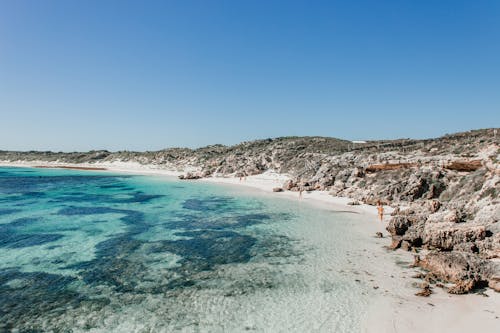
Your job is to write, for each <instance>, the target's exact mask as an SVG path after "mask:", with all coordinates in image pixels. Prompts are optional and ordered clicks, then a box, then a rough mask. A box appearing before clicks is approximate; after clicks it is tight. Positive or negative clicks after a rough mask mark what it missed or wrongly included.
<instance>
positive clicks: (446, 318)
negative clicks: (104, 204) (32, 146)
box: [0, 161, 500, 332]
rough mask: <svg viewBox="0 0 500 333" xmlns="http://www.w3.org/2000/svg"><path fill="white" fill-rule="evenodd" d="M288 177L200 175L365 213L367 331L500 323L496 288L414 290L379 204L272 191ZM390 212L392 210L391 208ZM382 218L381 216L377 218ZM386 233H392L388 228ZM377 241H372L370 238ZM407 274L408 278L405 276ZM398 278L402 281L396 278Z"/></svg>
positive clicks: (146, 171) (134, 168)
mask: <svg viewBox="0 0 500 333" xmlns="http://www.w3.org/2000/svg"><path fill="white" fill-rule="evenodd" d="M0 166H7V167H8V166H10V167H37V166H43V167H44V168H64V169H77V170H90V171H93V170H95V171H100V172H101V171H109V172H124V173H132V174H142V175H158V176H169V177H172V176H178V175H179V174H181V172H179V171H172V170H165V169H159V168H154V166H144V165H140V164H138V163H137V164H136V163H113V164H111V163H106V164H104V163H96V164H56V163H47V162H42V161H36V162H34V163H5V162H0ZM286 179H287V176H286V175H280V174H275V173H272V172H268V173H265V174H262V175H257V176H250V177H247V178H246V179H243V180H240V179H239V178H236V177H217V178H203V179H200V180H197V181H201V182H210V183H217V184H224V185H230V186H237V187H247V188H251V189H253V190H257V192H260V193H262V194H264V193H266V195H273V196H279V197H283V198H287V199H290V200H296V201H298V202H304V203H307V204H312V205H315V206H317V207H318V208H320V209H327V210H335V211H339V210H347V211H350V212H357V213H360V214H363V215H365V216H366V217H368V218H360V219H359V220H360V225H359V228H358V229H359V232H360V233H362V234H363V235H364V237H365V238H366V240H367V241H368V242H369V243H370V244H371V245H375V246H371V247H372V249H371V251H373V253H371V254H372V255H374V257H377V258H379V260H376V262H373V263H372V267H370V268H369V269H370V274H372V275H373V277H372V278H373V280H375V282H376V283H377V287H378V290H380V293H379V296H377V297H376V299H374V300H373V302H372V303H371V305H370V310H369V314H368V316H367V318H366V321H365V322H364V323H363V329H362V331H363V332H417V331H422V330H423V331H426V332H443V331H453V332H468V331H470V330H472V329H480V330H481V331H485V332H489V331H494V330H495V329H496V328H498V325H499V324H500V319H498V318H499V317H500V312H499V309H500V295H498V294H497V293H495V292H494V291H492V290H487V291H486V292H485V294H486V295H487V296H489V297H482V296H479V295H449V294H447V293H445V292H443V291H442V290H438V289H435V290H434V291H435V293H434V294H433V295H432V296H431V297H430V298H422V297H418V296H414V293H415V292H416V289H414V288H413V289H412V288H411V287H410V286H408V284H409V283H410V279H411V275H412V274H413V273H414V272H415V271H414V270H413V269H409V268H401V267H398V266H397V265H396V260H401V259H404V260H403V261H407V262H408V261H411V260H412V256H411V254H410V253H408V252H403V251H397V252H387V251H386V250H384V248H383V246H382V245H383V244H384V243H385V245H388V244H386V243H387V242H388V241H387V240H386V239H377V238H374V234H375V232H385V224H381V223H369V222H367V221H368V220H369V218H370V219H371V218H373V220H374V221H375V218H376V209H375V208H374V207H373V206H368V205H359V206H348V205H347V203H348V202H349V201H351V200H350V199H348V198H341V197H333V196H331V195H329V194H328V193H327V192H320V191H314V192H311V193H306V192H305V193H303V196H302V198H301V199H299V194H298V193H297V192H289V191H287V192H279V193H272V188H273V187H277V186H281V185H282V184H283V182H284V181H285V180H286ZM386 212H389V211H388V210H386ZM377 222H378V221H377ZM385 234H387V233H386V232H385ZM370 241H371V242H370ZM405 279H408V280H406V281H405ZM395 282H396V283H395Z"/></svg>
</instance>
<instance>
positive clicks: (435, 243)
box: [422, 223, 486, 251]
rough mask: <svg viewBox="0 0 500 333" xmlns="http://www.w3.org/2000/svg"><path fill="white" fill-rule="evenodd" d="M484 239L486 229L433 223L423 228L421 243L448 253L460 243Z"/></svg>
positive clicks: (479, 226)
mask: <svg viewBox="0 0 500 333" xmlns="http://www.w3.org/2000/svg"><path fill="white" fill-rule="evenodd" d="M485 237H486V228H485V227H484V226H481V225H468V224H459V225H457V224H454V223H439V224H436V223H434V224H427V225H426V226H425V229H424V232H423V238H422V242H423V243H424V244H427V245H429V246H432V247H435V248H439V249H442V250H446V251H449V250H453V247H454V246H455V245H458V244H460V243H468V242H474V241H478V240H483V239H484V238H485Z"/></svg>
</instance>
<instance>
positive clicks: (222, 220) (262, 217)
mask: <svg viewBox="0 0 500 333" xmlns="http://www.w3.org/2000/svg"><path fill="white" fill-rule="evenodd" d="M177 217H178V220H175V221H169V222H166V223H165V226H166V227H168V228H169V229H184V230H197V229H209V230H223V229H238V228H245V227H249V226H251V225H254V224H259V223H263V222H264V221H266V220H270V219H271V216H270V215H268V214H243V215H233V216H227V217H212V218H211V217H206V216H198V215H191V214H179V215H177Z"/></svg>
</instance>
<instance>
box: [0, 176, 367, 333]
mask: <svg viewBox="0 0 500 333" xmlns="http://www.w3.org/2000/svg"><path fill="white" fill-rule="evenodd" d="M357 219H359V218H358V217H357V216H356V215H355V214H352V213H347V212H336V211H333V210H323V209H318V208H315V207H313V206H309V205H307V204H304V203H300V202H298V201H294V200H290V199H282V198H278V197H277V196H271V195H261V194H260V193H258V192H256V191H250V190H242V189H240V188H238V187H231V186H223V185H216V184H207V183H202V182H188V181H179V180H177V179H174V178H168V177H163V176H162V177H160V176H138V175H127V174H114V173H111V172H97V171H76V170H56V169H32V168H7V167H4V168H0V251H1V252H0V253H1V255H0V332H10V331H13V332H176V331H180V332H240V331H258V332H306V331H307V332H310V331H316V332H318V331H319V332H323V331H324V332H356V331H359V329H360V323H361V321H362V319H363V316H365V315H366V312H367V308H368V305H369V303H370V299H371V296H372V294H371V293H372V292H371V290H372V287H371V286H368V285H366V284H365V283H364V282H362V281H359V280H357V279H356V275H355V274H353V273H349V272H350V268H352V264H351V261H350V259H352V256H351V252H352V251H353V249H355V248H357V247H358V244H360V243H362V242H363V241H364V238H363V237H362V236H361V235H360V234H358V233H357V232H356V231H355V229H356V228H353V226H354V225H355V224H356V223H357V222H356V221H357Z"/></svg>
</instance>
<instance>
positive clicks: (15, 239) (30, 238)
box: [0, 231, 64, 248]
mask: <svg viewBox="0 0 500 333" xmlns="http://www.w3.org/2000/svg"><path fill="white" fill-rule="evenodd" d="M62 237H64V235H60V234H22V233H21V234H18V233H16V232H11V231H4V232H3V233H2V234H0V247H8V248H21V247H30V246H36V245H42V244H45V243H50V242H54V241H56V240H59V239H61V238H62Z"/></svg>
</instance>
